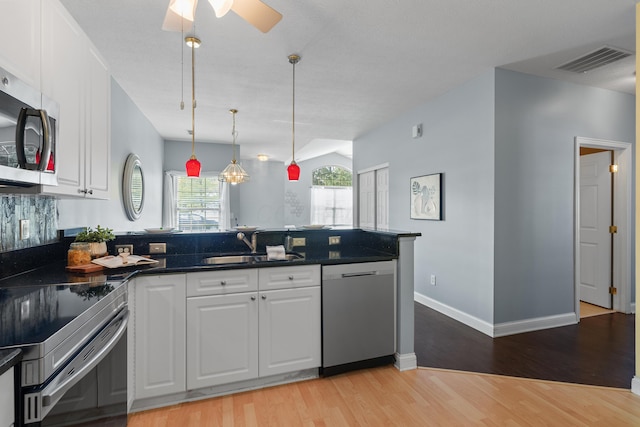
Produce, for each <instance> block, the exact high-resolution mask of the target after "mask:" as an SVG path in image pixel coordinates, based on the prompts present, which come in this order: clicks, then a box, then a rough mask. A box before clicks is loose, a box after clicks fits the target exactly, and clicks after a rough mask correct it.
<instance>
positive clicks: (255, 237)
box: [236, 231, 258, 254]
mask: <svg viewBox="0 0 640 427" xmlns="http://www.w3.org/2000/svg"><path fill="white" fill-rule="evenodd" d="M236 237H237V238H238V240H242V241H243V242H244V243H245V244H246V245H247V246H249V249H251V253H252V254H255V253H256V250H257V249H258V232H257V231H254V232H253V234H252V235H251V241H249V240H248V239H247V236H245V234H244V233H243V232H240V233H238V234H236Z"/></svg>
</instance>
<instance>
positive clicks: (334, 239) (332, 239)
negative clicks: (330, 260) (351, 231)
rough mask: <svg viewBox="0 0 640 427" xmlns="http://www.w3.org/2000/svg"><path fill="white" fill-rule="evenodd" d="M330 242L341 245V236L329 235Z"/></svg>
mask: <svg viewBox="0 0 640 427" xmlns="http://www.w3.org/2000/svg"><path fill="white" fill-rule="evenodd" d="M329 244H330V245H339V244H340V236H329Z"/></svg>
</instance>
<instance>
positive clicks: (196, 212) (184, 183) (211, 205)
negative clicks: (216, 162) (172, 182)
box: [176, 176, 220, 231]
mask: <svg viewBox="0 0 640 427" xmlns="http://www.w3.org/2000/svg"><path fill="white" fill-rule="evenodd" d="M176 209H177V214H178V215H177V228H178V230H183V231H212V230H217V229H218V228H219V223H220V182H219V181H218V177H217V176H207V177H203V176H201V177H199V178H189V177H186V176H178V177H177V192H176Z"/></svg>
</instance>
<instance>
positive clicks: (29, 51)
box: [0, 0, 46, 89]
mask: <svg viewBox="0 0 640 427" xmlns="http://www.w3.org/2000/svg"><path fill="white" fill-rule="evenodd" d="M40 1H41V0H0V11H2V13H0V66H1V67H3V68H5V69H6V70H7V71H9V72H10V73H11V74H13V75H15V76H16V77H18V78H19V79H20V80H23V81H24V82H26V83H27V84H29V85H30V86H32V87H34V88H36V89H40V68H41V67H40V40H41V18H40V17H41V13H40ZM45 3H46V2H45Z"/></svg>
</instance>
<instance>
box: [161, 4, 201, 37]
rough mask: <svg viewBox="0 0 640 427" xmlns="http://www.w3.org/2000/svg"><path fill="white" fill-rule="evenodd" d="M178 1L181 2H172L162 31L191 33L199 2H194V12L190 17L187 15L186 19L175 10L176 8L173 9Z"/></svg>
mask: <svg viewBox="0 0 640 427" xmlns="http://www.w3.org/2000/svg"><path fill="white" fill-rule="evenodd" d="M176 1H180V0H171V2H170V3H169V7H168V8H167V13H166V14H165V16H164V22H163V23H162V29H163V30H164V31H191V28H192V27H193V13H194V11H195V8H196V5H197V3H198V1H197V0H196V1H194V2H193V11H191V12H190V13H189V14H188V15H186V14H185V17H184V18H183V17H182V15H180V14H179V13H177V12H176V11H175V10H174V9H175V8H174V7H172V6H174V4H175V3H176ZM178 10H179V9H178ZM189 18H192V19H189Z"/></svg>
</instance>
